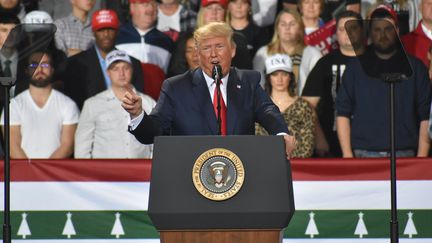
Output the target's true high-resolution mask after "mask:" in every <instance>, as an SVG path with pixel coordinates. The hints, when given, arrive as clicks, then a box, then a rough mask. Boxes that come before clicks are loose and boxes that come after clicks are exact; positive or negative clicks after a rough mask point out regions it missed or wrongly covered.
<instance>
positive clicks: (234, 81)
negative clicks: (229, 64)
mask: <svg viewBox="0 0 432 243" xmlns="http://www.w3.org/2000/svg"><path fill="white" fill-rule="evenodd" d="M241 89H242V84H241V80H240V79H239V77H238V76H237V72H236V69H235V68H231V71H230V75H229V78H228V86H227V100H228V102H227V134H228V135H233V134H234V131H235V130H236V129H235V128H236V126H237V116H238V115H239V114H240V113H239V112H240V110H239V109H238V107H241V106H242V104H241V101H242V92H241Z"/></svg>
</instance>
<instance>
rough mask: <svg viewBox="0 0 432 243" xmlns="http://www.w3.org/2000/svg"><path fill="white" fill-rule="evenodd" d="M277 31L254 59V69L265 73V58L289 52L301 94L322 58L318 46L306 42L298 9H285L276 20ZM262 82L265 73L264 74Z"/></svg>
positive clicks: (298, 93)
mask: <svg viewBox="0 0 432 243" xmlns="http://www.w3.org/2000/svg"><path fill="white" fill-rule="evenodd" d="M274 29H275V31H274V34H273V38H272V40H271V42H270V43H269V44H268V45H266V46H263V47H261V48H260V49H259V50H258V51H257V53H256V55H255V58H254V60H253V66H254V69H255V70H257V71H260V72H262V73H264V68H265V60H266V59H267V58H268V57H269V56H271V55H273V54H277V53H280V54H287V55H289V56H290V57H291V59H292V62H293V72H294V74H295V76H296V82H297V85H298V89H297V95H301V93H302V90H303V87H304V85H305V82H306V78H307V76H308V75H309V72H310V71H311V70H312V68H313V67H314V66H315V63H316V62H317V61H318V60H319V59H320V58H321V56H322V55H321V52H320V50H319V49H318V48H316V47H312V46H306V45H305V43H304V24H303V20H302V18H301V16H300V14H299V13H298V12H297V11H292V10H288V9H283V10H281V11H280V12H279V14H278V16H277V17H276V21H275V28H274ZM262 77H263V78H262V80H261V81H262V84H263V83H264V75H262Z"/></svg>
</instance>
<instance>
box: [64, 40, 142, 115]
mask: <svg viewBox="0 0 432 243" xmlns="http://www.w3.org/2000/svg"><path fill="white" fill-rule="evenodd" d="M95 48H96V47H94V46H93V47H92V48H90V49H88V50H86V51H83V52H81V53H79V54H77V55H75V56H72V57H70V58H69V59H68V60H67V61H66V67H65V71H64V74H63V75H62V77H63V78H62V79H63V81H64V93H65V94H66V95H67V96H69V97H70V98H72V99H73V100H74V101H75V102H76V104H77V105H78V107H79V108H80V109H81V108H82V106H83V104H84V101H85V100H86V99H87V98H90V97H91V96H94V95H96V94H98V93H100V92H102V91H104V90H106V89H107V87H106V84H105V78H104V75H103V72H104V71H105V70H102V68H101V66H100V65H99V59H98V56H97V53H96V49H95ZM130 58H131V60H132V66H133V75H132V84H133V85H134V87H135V88H136V89H137V90H138V91H140V92H144V80H143V74H142V69H141V64H140V62H139V61H138V60H137V59H135V58H133V57H130Z"/></svg>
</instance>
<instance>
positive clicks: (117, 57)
mask: <svg viewBox="0 0 432 243" xmlns="http://www.w3.org/2000/svg"><path fill="white" fill-rule="evenodd" d="M105 61H106V68H107V69H108V68H109V67H110V66H111V64H113V63H114V62H117V61H123V62H127V63H129V64H132V61H131V59H130V57H129V55H128V54H127V53H126V52H125V51H121V50H113V51H111V52H110V53H108V54H107V56H106V58H105Z"/></svg>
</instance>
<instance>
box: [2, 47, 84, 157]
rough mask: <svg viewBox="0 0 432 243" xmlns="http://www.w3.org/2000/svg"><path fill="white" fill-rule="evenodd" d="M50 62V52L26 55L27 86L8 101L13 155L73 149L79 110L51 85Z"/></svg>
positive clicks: (50, 154)
mask: <svg viewBox="0 0 432 243" xmlns="http://www.w3.org/2000/svg"><path fill="white" fill-rule="evenodd" d="M52 65H53V64H52V58H51V55H50V54H49V53H47V52H43V51H38V52H35V53H33V54H31V55H30V57H29V59H28V67H27V74H28V75H29V76H31V78H30V85H29V89H28V90H25V91H24V92H22V93H20V94H19V95H17V96H16V97H15V98H14V99H12V100H11V103H10V124H11V126H10V141H11V144H10V149H11V151H10V154H11V158H13V159H26V158H40V159H42V158H45V159H46V158H56V159H60V158H68V157H70V156H71V155H72V153H73V140H74V136H73V135H74V133H75V129H76V124H77V122H78V117H79V111H78V107H77V106H76V104H75V103H74V102H73V101H72V99H70V98H69V97H67V96H65V95H63V94H62V93H60V92H58V91H56V90H54V89H53V88H52V76H53V74H54V68H53V66H52ZM3 116H4V114H2V118H1V123H2V125H3Z"/></svg>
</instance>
